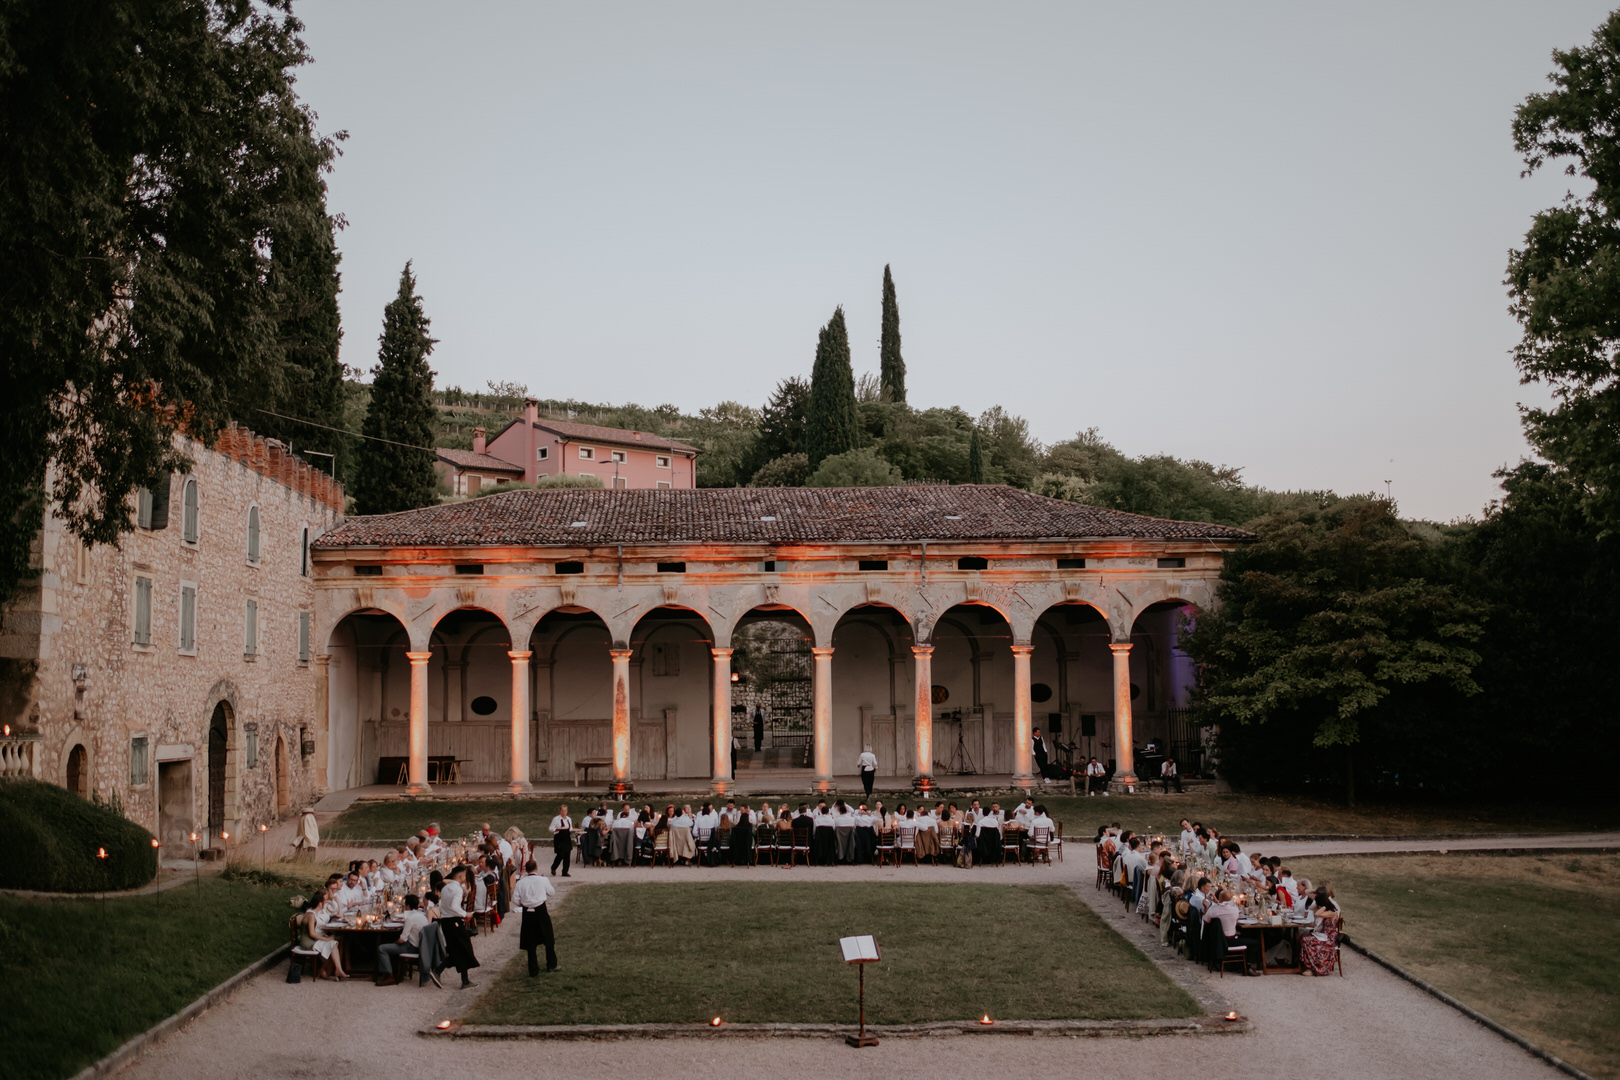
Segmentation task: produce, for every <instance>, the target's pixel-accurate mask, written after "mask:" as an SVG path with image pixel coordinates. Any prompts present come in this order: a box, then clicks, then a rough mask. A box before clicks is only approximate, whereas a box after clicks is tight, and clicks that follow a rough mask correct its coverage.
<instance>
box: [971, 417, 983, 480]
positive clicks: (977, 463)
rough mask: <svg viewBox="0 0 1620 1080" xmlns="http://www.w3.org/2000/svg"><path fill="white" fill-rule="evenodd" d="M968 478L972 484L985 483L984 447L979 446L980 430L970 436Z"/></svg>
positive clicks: (975, 430)
mask: <svg viewBox="0 0 1620 1080" xmlns="http://www.w3.org/2000/svg"><path fill="white" fill-rule="evenodd" d="M967 472H968V475H967V478H968V483H970V484H982V483H984V447H982V446H981V445H980V444H979V429H978V428H977V427H975V428H974V429H973V434H972V435H970V436H968V460H967Z"/></svg>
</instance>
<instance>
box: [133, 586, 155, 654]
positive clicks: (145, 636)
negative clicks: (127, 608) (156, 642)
mask: <svg viewBox="0 0 1620 1080" xmlns="http://www.w3.org/2000/svg"><path fill="white" fill-rule="evenodd" d="M135 644H137V645H150V644H152V579H151V578H149V577H138V578H136V579H135Z"/></svg>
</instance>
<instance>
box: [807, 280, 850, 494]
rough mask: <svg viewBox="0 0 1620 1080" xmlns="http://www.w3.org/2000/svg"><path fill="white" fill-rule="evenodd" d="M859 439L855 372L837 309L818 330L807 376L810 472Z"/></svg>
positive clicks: (847, 338) (842, 323)
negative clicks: (808, 376) (813, 354)
mask: <svg viewBox="0 0 1620 1080" xmlns="http://www.w3.org/2000/svg"><path fill="white" fill-rule="evenodd" d="M859 439H860V427H859V421H858V419H857V418H856V410H855V370H854V368H853V367H852V366H851V364H850V358H849V330H848V328H847V327H846V326H845V325H844V309H843V308H842V307H840V308H838V309H837V310H835V311H834V312H833V317H832V318H831V319H829V320H828V321H827V325H826V326H824V327H822V328H821V335H820V338H819V340H818V341H817V343H816V366H815V368H814V369H813V370H812V371H811V373H810V402H809V408H808V409H807V410H806V416H805V450H806V451H807V452H808V453H809V455H810V472H811V473H812V474H813V473H814V472H815V471H816V469H818V468H820V466H821V463H822V462H823V461H825V460H826V459H827V458H830V457H832V456H833V455H835V454H842V453H846V452H848V451H850V450H853V449H855V447H856V445H857V444H858V442H859Z"/></svg>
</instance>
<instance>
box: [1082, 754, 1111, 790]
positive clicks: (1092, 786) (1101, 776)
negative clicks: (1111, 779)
mask: <svg viewBox="0 0 1620 1080" xmlns="http://www.w3.org/2000/svg"><path fill="white" fill-rule="evenodd" d="M1098 788H1102V793H1103V794H1104V795H1107V794H1108V770H1107V769H1105V768H1103V763H1102V762H1100V761H1098V760H1097V759H1096V758H1092V759H1091V760H1090V761H1089V762H1087V763H1086V794H1087V795H1095V794H1097V789H1098Z"/></svg>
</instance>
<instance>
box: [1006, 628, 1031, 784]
mask: <svg viewBox="0 0 1620 1080" xmlns="http://www.w3.org/2000/svg"><path fill="white" fill-rule="evenodd" d="M1034 651H1035V646H1033V645H1014V646H1013V647H1012V654H1013V742H1015V743H1016V744H1017V745H1016V746H1014V747H1013V776H1012V780H1013V784H1015V785H1016V786H1018V787H1021V788H1023V789H1024V790H1025V791H1028V790H1029V789H1030V788H1031V787H1032V786H1033V785H1034V783H1035V780H1034V775H1033V774H1034V765H1035V760H1034V759H1035V754H1034V752H1033V750H1031V748H1030V740H1031V738H1032V734H1031V731H1030V720H1029V655H1030V653H1032V652H1034Z"/></svg>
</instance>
